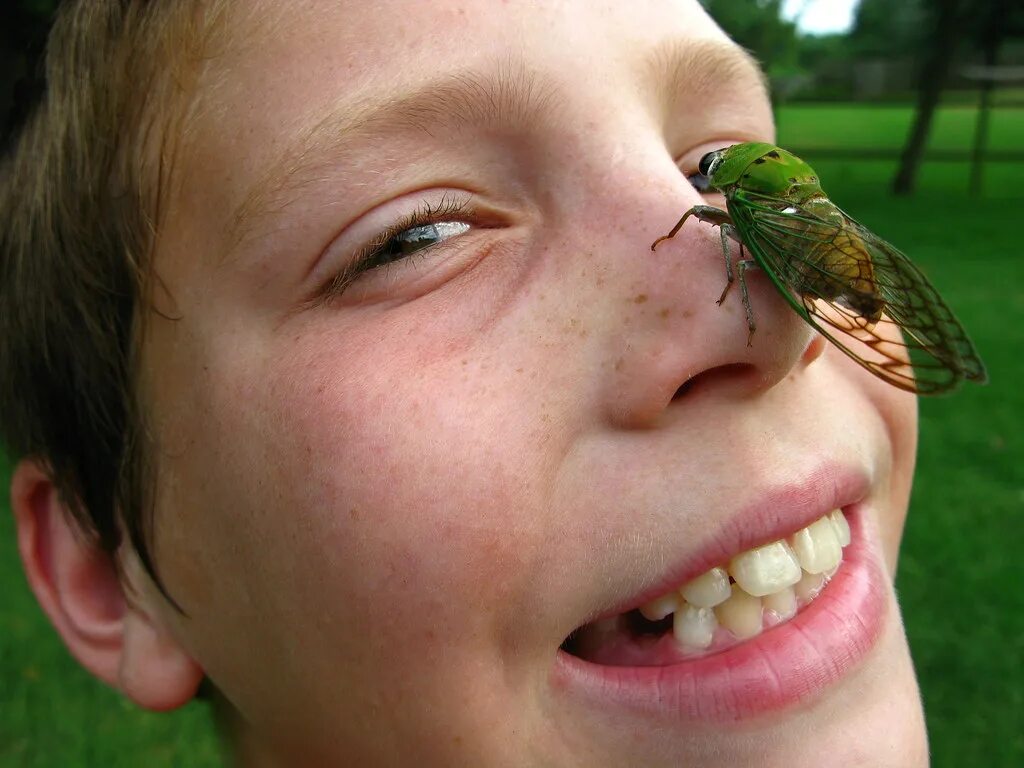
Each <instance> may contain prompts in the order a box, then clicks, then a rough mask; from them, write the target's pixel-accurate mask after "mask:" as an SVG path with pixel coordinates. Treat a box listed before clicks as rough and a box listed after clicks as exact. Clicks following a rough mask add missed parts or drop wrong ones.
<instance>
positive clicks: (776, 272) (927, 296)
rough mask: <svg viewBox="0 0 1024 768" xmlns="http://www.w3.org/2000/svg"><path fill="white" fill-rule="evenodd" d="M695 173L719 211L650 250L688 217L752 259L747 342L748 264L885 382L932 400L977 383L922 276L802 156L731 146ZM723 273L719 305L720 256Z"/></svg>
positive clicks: (703, 212)
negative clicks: (718, 229)
mask: <svg viewBox="0 0 1024 768" xmlns="http://www.w3.org/2000/svg"><path fill="white" fill-rule="evenodd" d="M699 170H700V172H701V173H702V174H704V175H705V176H706V177H707V179H708V185H709V186H710V187H712V188H714V189H716V190H718V191H719V192H721V193H722V194H723V195H724V196H725V200H726V210H725V211H722V210H721V209H718V208H713V207H711V206H694V207H693V208H691V209H690V210H689V211H687V212H686V213H685V214H684V215H683V217H682V218H681V219H680V220H679V221H678V222H677V224H676V225H675V227H673V229H672V230H671V231H670V232H669V234H667V235H666V236H665V237H662V238H659V239H658V240H656V241H655V242H654V243H653V244H652V245H651V249H652V250H653V249H654V248H655V247H656V246H657V245H658V243H660V242H661V241H662V240H665V239H668V238H670V237H673V236H674V235H675V234H676V232H678V231H679V229H680V228H681V227H682V225H683V223H684V222H685V221H686V219H687V218H688V217H690V216H694V217H695V218H698V219H700V220H702V221H706V222H709V223H712V224H715V225H719V226H722V227H723V233H725V232H728V233H729V234H731V235H733V236H734V237H735V238H736V239H737V240H738V241H739V242H740V243H741V250H742V247H745V248H746V249H747V250H749V252H750V254H751V256H753V262H748V261H743V260H741V261H740V263H739V267H740V270H739V278H740V282H741V287H742V288H743V297H744V303H745V308H746V310H747V318H748V325H749V328H750V333H751V336H752V335H753V331H754V329H755V324H754V315H753V310H752V308H751V307H750V304H749V299H748V298H747V292H746V286H745V283H744V282H743V281H744V268H745V267H746V266H749V265H750V264H756V265H757V266H758V267H760V268H761V269H762V270H763V271H764V272H765V273H766V274H767V275H768V277H769V278H770V279H771V281H772V282H773V283H774V285H775V286H776V288H778V289H779V291H780V292H781V294H782V295H783V297H784V298H785V299H786V300H787V301H788V302H789V304H790V305H791V306H792V307H793V308H794V309H795V310H796V312H797V313H798V314H799V315H800V316H801V317H802V318H803V319H804V320H806V321H807V322H808V323H809V324H810V325H811V326H812V327H814V328H815V329H816V330H818V331H819V332H820V333H822V334H823V335H824V336H825V337H826V338H827V339H828V340H829V341H831V342H832V343H833V344H835V345H836V346H837V347H838V348H839V349H841V350H842V351H843V352H845V353H846V354H847V355H849V356H850V357H851V358H852V359H854V360H856V361H857V362H858V363H859V364H860V365H862V366H863V367H864V368H866V369H867V370H869V371H871V372H872V373H874V374H875V375H876V376H879V377H880V378H882V379H884V380H885V381H888V382H889V383H890V384H893V385H895V386H897V387H900V388H901V389H905V390H907V391H910V392H916V393H919V394H935V393H939V392H944V391H947V390H949V389H952V388H953V387H955V386H957V385H958V384H959V382H960V381H961V380H964V379H967V380H972V381H985V380H986V374H985V367H984V365H983V364H982V362H981V359H980V358H979V357H978V354H977V352H976V350H975V349H974V346H973V345H972V344H971V341H970V339H969V338H968V337H967V334H966V332H965V331H964V329H963V326H962V325H961V324H960V322H959V321H958V320H957V319H956V317H955V316H954V315H953V312H952V311H951V310H950V309H949V307H948V306H947V304H946V303H945V301H943V299H942V298H941V297H940V296H939V294H938V292H937V291H936V290H935V288H934V287H933V286H932V284H931V283H930V282H929V281H928V280H927V278H926V277H925V276H924V274H923V273H922V272H921V271H920V270H919V269H918V268H917V267H916V266H915V265H914V264H913V263H912V262H911V261H910V260H909V259H908V258H907V257H906V256H905V255H904V254H903V253H902V252H900V251H899V250H898V249H896V248H895V247H894V246H892V245H891V244H889V243H887V242H886V241H884V240H882V238H880V237H878V236H877V235H875V234H874V233H873V232H871V231H870V230H868V229H867V228H866V227H863V226H862V225H860V224H858V223H857V222H856V221H854V220H853V219H852V218H851V217H850V216H848V215H847V214H846V213H845V212H843V211H842V210H841V209H840V208H839V207H838V206H836V205H835V203H833V202H832V201H831V200H830V199H829V198H828V196H827V195H826V194H825V192H824V190H823V189H822V187H821V183H820V181H819V180H818V176H817V174H816V173H815V172H814V170H813V169H812V168H811V167H810V166H809V165H808V164H807V163H805V162H804V161H803V160H801V159H800V158H798V157H796V156H795V155H793V154H791V153H789V152H787V151H785V150H784V149H780V148H779V147H776V146H773V145H771V144H764V143H747V144H736V145H734V146H731V147H727V148H725V149H721V150H716V151H714V152H710V153H708V154H707V155H705V156H704V157H703V158H702V159H701V162H700V166H699ZM725 244H726V238H725V237H724V236H723V247H725ZM726 272H727V277H728V282H727V284H726V290H725V291H723V293H722V297H721V298H720V299H719V302H721V301H722V299H724V298H725V295H726V292H727V291H728V288H729V286H730V285H731V284H732V264H731V261H730V257H729V255H728V252H726ZM748 340H749V337H748Z"/></svg>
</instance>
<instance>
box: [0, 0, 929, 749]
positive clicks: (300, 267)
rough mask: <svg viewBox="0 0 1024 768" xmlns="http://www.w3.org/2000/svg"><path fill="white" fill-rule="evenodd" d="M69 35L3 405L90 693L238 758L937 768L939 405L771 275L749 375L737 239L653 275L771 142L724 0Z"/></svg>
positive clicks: (374, 8)
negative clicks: (784, 572)
mask: <svg viewBox="0 0 1024 768" xmlns="http://www.w3.org/2000/svg"><path fill="white" fill-rule="evenodd" d="M52 41H53V42H52V45H51V50H50V58H51V61H50V70H49V77H50V86H49V88H50V90H49V94H48V97H47V101H46V103H45V104H44V106H43V108H42V110H41V111H40V113H39V115H37V117H36V119H35V120H34V121H33V122H32V123H31V124H30V125H29V126H28V128H27V129H26V132H25V138H24V139H23V141H22V143H21V145H20V147H19V149H18V151H17V153H16V155H15V157H14V159H13V161H12V162H11V163H10V165H9V166H8V170H7V173H6V175H5V180H4V192H3V194H4V197H3V202H4V206H3V208H4V212H3V213H2V214H0V216H2V217H3V225H4V226H3V230H4V238H5V239H4V241H3V246H4V247H3V252H2V258H3V262H2V267H0V268H2V270H3V272H2V277H3V283H2V287H0V291H2V293H0V301H2V303H0V317H2V319H0V334H2V336H0V338H2V341H0V364H2V365H0V377H2V378H0V406H2V411H0V414H2V424H3V429H4V435H5V438H6V440H7V442H8V444H9V446H10V448H11V450H12V452H13V454H14V455H15V456H16V458H18V459H20V461H19V462H18V464H17V467H16V469H15V472H14V477H13V483H12V486H13V487H12V499H13V507H14V512H15V515H16V518H17V523H18V531H19V545H20V551H21V555H22V558H23V561H24V566H25V571H26V573H27V576H28V580H29V582H30V584H31V586H32V589H33V590H34V592H35V594H36V596H37V597H38V599H39V602H40V604H41V605H42V607H43V609H44V610H45V611H46V613H47V615H48V616H49V617H50V619H51V621H52V622H53V624H54V625H55V627H56V629H57V631H58V632H59V633H60V634H61V636H62V637H63V639H64V641H65V643H66V644H67V646H68V648H69V649H70V651H71V653H72V654H74V656H75V657H76V658H77V659H78V660H79V661H80V662H81V663H82V664H83V665H84V666H85V667H86V668H87V669H89V670H90V671H91V672H92V673H93V674H95V675H96V676H97V677H99V678H100V679H101V680H104V681H105V682H107V683H108V684H110V685H112V686H114V687H116V688H118V689H120V690H121V691H123V692H124V693H125V695H127V696H128V697H130V698H131V699H132V700H134V701H135V702H137V703H138V704H139V705H141V706H143V707H147V708H150V709H156V710H165V709H172V708H175V707H178V706H181V705H183V704H185V703H186V702H188V701H189V700H190V699H191V698H192V697H193V696H194V695H195V694H196V691H197V688H198V687H199V685H200V683H201V681H202V680H203V679H204V678H206V679H208V680H209V682H210V684H211V685H212V686H213V687H215V689H216V691H217V698H218V701H219V702H220V704H219V706H221V707H222V708H224V709H225V710H226V711H227V712H228V713H229V716H228V719H229V720H230V722H231V726H230V735H229V738H230V740H231V743H232V745H233V749H234V752H235V754H236V755H237V759H238V763H239V764H241V765H254V766H264V765H265V766H320V765H324V766H331V765H418V766H422V765H441V766H447V765H474V766H483V765H486V766H505V765H508V766H639V765H642V766H678V765H693V766H697V765H699V766H732V767H734V766H745V765H749V766H753V765H756V766H759V768H767V767H768V766H780V767H781V766H785V767H786V768H795V767H797V766H820V765H830V766H846V765H872V766H894V767H896V766H898V767H899V768H907V767H908V766H914V765H924V764H926V762H927V749H926V745H925V735H924V725H923V719H922V715H921V708H920V701H919V696H918V691H917V686H916V682H915V679H914V674H913V668H912V665H911V661H910V657H909V653H908V649H907V644H906V640H905V637H904V632H903V628H902V623H901V620H900V616H899V610H898V606H897V603H896V600H895V596H894V592H893V577H894V573H895V570H896V561H897V552H898V548H899V542H900V537H901V534H902V528H903V522H904V518H905V515H906V510H907V499H908V495H909V491H910V482H911V473H912V469H913V462H914V450H915V440H916V411H915V401H914V398H913V397H912V396H910V395H908V394H906V393H903V392H900V391H898V390H897V389H895V388H893V387H891V386H889V385H887V384H885V383H884V382H882V381H879V380H878V379H876V378H874V377H873V376H871V375H870V374H869V373H867V372H865V371H864V370H862V369H861V368H860V367H859V366H858V365H856V363H854V362H853V361H851V360H849V359H848V358H846V357H845V356H844V355H843V354H842V353H841V352H840V351H839V350H837V349H835V348H831V347H829V348H826V347H825V344H824V342H823V340H822V339H821V338H820V337H818V336H815V335H814V334H813V333H812V332H811V330H810V329H809V327H808V326H807V325H806V324H805V323H803V322H802V321H801V320H800V318H799V317H797V315H796V314H795V313H794V312H793V311H792V310H791V309H789V308H788V306H787V305H786V304H785V302H784V300H783V299H782V298H781V297H780V296H779V295H778V294H777V293H776V292H775V291H774V289H773V288H772V286H771V285H770V283H769V282H768V281H767V280H766V279H765V278H764V275H762V274H760V273H758V272H756V271H753V272H751V273H749V275H748V283H749V287H750V294H751V295H750V301H751V304H752V305H753V307H754V308H755V311H756V313H757V323H758V330H757V333H756V335H755V336H754V338H753V340H752V344H751V345H750V346H748V345H747V332H746V325H745V320H744V317H743V307H742V304H741V302H739V301H727V302H725V303H724V304H723V305H722V306H721V307H719V306H717V305H716V304H715V299H716V298H717V297H718V296H719V294H720V293H721V290H722V287H723V280H724V271H723V266H722V258H721V251H720V245H719V241H718V234H717V233H716V232H715V231H714V230H712V229H711V228H710V227H706V226H697V225H694V226H688V227H686V228H684V229H683V230H682V231H681V232H680V233H679V234H678V235H677V236H676V237H675V239H674V240H672V241H671V242H667V243H664V244H663V245H661V246H660V247H659V249H658V251H657V253H656V254H652V253H651V252H650V249H649V246H650V243H651V242H652V241H653V240H654V239H655V238H656V237H658V236H660V235H662V234H664V233H665V231H666V230H667V229H668V228H669V227H670V226H671V225H672V224H673V223H674V222H675V221H676V220H677V219H678V218H679V216H680V214H681V213H682V212H683V211H685V210H686V209H688V208H689V207H691V206H692V205H694V204H697V203H700V202H702V199H704V198H702V195H701V193H700V192H698V191H697V190H696V189H695V188H694V187H693V186H692V185H691V183H690V182H689V181H688V176H690V175H692V174H694V173H695V172H696V167H697V164H698V162H699V160H700V158H701V157H702V156H703V155H704V154H705V153H707V152H709V151H711V150H713V149H717V148H720V147H722V146H726V145H728V144H732V143H735V142H739V141H771V140H772V139H773V124H772V116H771V110H770V106H769V102H768V98H767V95H766V91H765V88H764V85H763V80H762V77H761V75H760V73H759V71H758V69H757V67H756V65H755V64H753V63H752V62H751V60H750V59H749V58H748V57H747V56H746V55H745V54H743V53H742V52H741V50H740V49H739V48H737V47H736V46H735V45H733V44H732V43H731V42H730V41H729V40H728V39H727V38H726V37H725V36H724V34H723V33H722V32H721V31H720V30H719V29H718V28H717V27H716V26H715V25H714V23H713V22H712V21H711V20H710V19H709V18H708V17H707V16H706V15H705V14H704V12H703V11H702V10H701V8H700V6H699V5H698V4H697V3H696V2H688V1H686V0H677V1H674V2H669V1H668V0H658V1H655V0H650V1H649V2H648V1H644V2H629V3H624V2H609V3H594V2H589V1H585V0H566V1H565V2H545V3H536V2H516V1H515V0H513V1H510V2H503V3H498V2H493V0H460V1H459V2H448V1H447V0H439V1H435V2H399V1H398V0H382V1H381V2H376V3H372V4H371V3H365V2H337V1H336V0H335V1H332V2H328V1H327V0H304V1H303V2H288V3H274V2H255V0H253V1H252V2H243V1H242V0H237V1H236V2H229V1H226V0H225V1H221V2H218V1H213V0H211V1H210V2H199V1H198V0H196V1H195V2H180V0H179V2H169V1H164V2H159V1H158V2H150V3H141V2H140V3H134V2H127V3H122V2H113V1H112V0H101V1H100V2H81V3H76V4H72V5H71V6H70V7H69V8H67V9H66V10H65V13H64V15H63V17H62V18H61V20H60V21H59V22H58V25H57V28H56V30H55V32H54V36H53V38H52ZM836 510H839V511H838V512H836ZM76 520H77V521H78V522H77V523H76V522H74V521H76ZM79 527H80V528H82V530H83V531H84V533H85V534H86V535H84V536H83V535H79V534H78V533H77V529H78V528H79ZM844 527H848V528H849V529H850V531H851V533H850V538H849V541H848V543H846V546H845V547H843V548H842V562H841V563H839V564H838V565H837V564H836V563H835V562H827V563H824V564H823V565H821V566H820V567H816V566H814V565H813V564H811V560H810V559H808V558H811V559H813V556H814V552H815V551H823V550H830V551H831V550H835V551H836V552H838V551H839V550H838V549H837V545H836V544H835V543H834V542H839V544H838V546H842V544H843V543H844V542H845V539H844V538H843V533H842V531H843V528H844ZM780 541H785V542H786V544H785V546H782V545H781V544H777V543H778V542H780ZM800 541H803V544H802V545H801V544H800ZM763 545H773V546H774V549H773V550H772V551H776V553H777V551H778V550H781V551H784V552H787V551H788V552H795V554H796V555H799V559H800V567H799V568H798V569H797V573H798V575H799V578H800V583H798V584H796V585H790V586H783V587H778V585H777V584H774V583H772V581H771V579H772V577H771V574H769V573H767V572H766V571H765V570H764V569H763V568H760V567H759V566H758V565H757V564H756V563H754V564H751V563H752V561H753V560H754V559H756V557H755V556H754V555H744V553H746V552H748V551H750V550H758V551H761V550H759V549H758V548H760V547H762V546H763ZM791 545H792V546H791ZM801 547H802V549H801ZM808 548H809V549H808ZM830 548H831V549H830ZM769 549H770V550H771V548H769ZM766 551H767V550H766ZM808 551H810V555H808V554H807V553H808ZM766 557H767V555H766ZM837 557H838V556H837ZM834 559H836V558H834ZM716 568H721V569H728V571H726V570H715V569H716ZM744 569H746V570H744ZM741 572H742V573H741ZM702 574H708V575H706V576H703V577H702ZM723 574H725V581H724V593H723V594H722V596H721V597H716V594H715V590H716V589H718V590H721V589H723V587H722V582H721V579H719V582H718V586H717V587H716V586H715V584H714V580H715V577H716V575H717V576H718V577H722V575H723ZM729 576H732V577H733V579H732V580H733V581H735V583H734V584H730V579H729ZM698 577H701V578H703V581H700V580H698ZM695 580H698V581H696V583H695ZM681 588H684V590H688V592H686V594H688V597H687V602H685V603H684V602H682V597H681V596H680V595H681V593H680V592H679V590H680V589H681ZM702 589H703V590H704V591H703V592H702V591H701V590H702ZM766 590H767V591H766ZM787 590H788V592H787ZM758 591H760V592H762V593H763V594H761V595H757V594H754V593H756V592H758ZM666 595H668V596H669V597H668V598H665V596H666ZM726 597H727V598H728V599H726ZM666 601H667V602H666ZM716 601H717V602H716ZM723 601H724V602H723ZM666 604H668V605H669V607H670V608H671V609H672V611H673V612H674V613H675V614H678V616H679V621H676V622H675V624H676V625H678V627H679V629H678V632H674V631H673V627H672V623H673V621H674V620H669V619H666V618H664V615H667V614H665V613H664V612H663V610H659V609H658V606H661V607H662V609H663V608H664V606H665V605H666ZM641 608H644V610H643V612H641V611H640V610H639V609H641ZM794 611H795V615H793V612H794ZM684 616H685V619H684ZM677 634H678V636H677Z"/></svg>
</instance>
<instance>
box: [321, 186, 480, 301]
mask: <svg viewBox="0 0 1024 768" xmlns="http://www.w3.org/2000/svg"><path fill="white" fill-rule="evenodd" d="M471 216H472V207H471V206H470V204H469V202H468V201H467V200H459V199H455V198H451V197H442V198H441V200H440V201H439V202H438V203H436V204H435V203H430V202H425V203H423V204H422V205H421V206H420V207H419V208H417V209H416V210H415V211H413V212H412V213H409V214H406V215H405V216H403V217H402V218H400V219H399V220H398V221H396V222H395V223H394V224H391V225H389V226H388V227H386V228H385V229H383V230H382V231H381V232H380V233H378V234H377V235H376V236H374V238H373V239H372V240H370V241H369V242H368V243H366V245H364V246H363V247H362V248H360V249H359V251H358V252H357V253H356V255H355V257H354V258H353V259H352V261H350V262H349V263H348V264H346V266H345V268H344V269H342V270H341V271H340V272H339V273H338V274H336V275H335V276H334V277H332V278H331V279H330V280H329V281H328V282H327V284H326V285H325V286H324V288H323V289H322V291H321V294H322V296H321V298H322V299H324V300H328V299H331V298H334V297H337V296H340V295H341V294H342V293H343V292H344V291H345V289H346V288H348V286H349V285H351V284H352V282H353V281H354V280H355V279H356V278H358V277H359V276H360V275H361V274H363V273H364V272H370V271H373V270H375V269H381V268H382V267H383V268H385V269H386V268H388V267H390V266H391V264H393V263H394V262H397V261H408V260H410V259H412V258H413V257H416V256H418V255H419V254H420V252H421V251H427V250H430V249H431V248H432V247H433V246H432V245H427V246H424V247H423V248H419V249H417V250H415V251H413V252H411V253H409V254H408V255H406V256H403V257H401V258H396V259H394V260H393V261H389V262H385V263H383V264H375V263H374V262H375V261H376V260H377V259H379V258H380V257H381V256H383V255H384V253H385V252H386V251H387V248H388V246H389V245H391V244H392V243H393V242H394V240H395V238H397V237H398V236H399V235H401V234H403V233H404V232H406V231H408V230H410V229H415V228H417V227H426V226H429V225H431V224H440V223H442V222H447V221H451V220H452V219H453V218H459V219H466V218H469V217H471Z"/></svg>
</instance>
